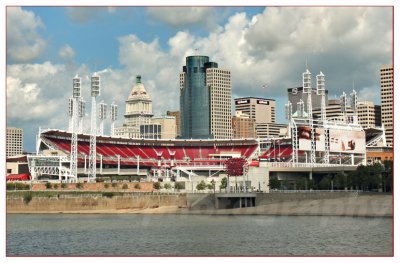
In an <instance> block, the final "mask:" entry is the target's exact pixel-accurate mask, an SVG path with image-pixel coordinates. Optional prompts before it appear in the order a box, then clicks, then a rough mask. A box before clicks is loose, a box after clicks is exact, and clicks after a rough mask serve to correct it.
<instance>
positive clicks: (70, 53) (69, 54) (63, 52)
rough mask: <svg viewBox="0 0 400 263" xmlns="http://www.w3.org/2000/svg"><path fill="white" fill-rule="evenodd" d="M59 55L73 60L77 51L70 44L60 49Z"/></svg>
mask: <svg viewBox="0 0 400 263" xmlns="http://www.w3.org/2000/svg"><path fill="white" fill-rule="evenodd" d="M58 55H59V56H60V57H61V58H62V59H65V60H71V59H73V58H74V57H75V51H74V50H73V48H72V47H71V46H70V45H65V46H63V47H62V48H60V50H59V51H58Z"/></svg>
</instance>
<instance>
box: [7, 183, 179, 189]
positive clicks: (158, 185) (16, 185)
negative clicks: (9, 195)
mask: <svg viewBox="0 0 400 263" xmlns="http://www.w3.org/2000/svg"><path fill="white" fill-rule="evenodd" d="M75 187H76V188H77V189H83V183H76V184H75ZM110 187H112V188H117V187H118V184H117V183H111V184H109V183H105V184H104V188H105V189H109V188H110ZM59 188H61V189H66V188H68V185H67V184H66V183H61V184H52V183H50V182H47V183H46V189H55V190H57V189H59ZM134 188H135V189H137V190H140V189H141V187H140V184H139V183H136V184H135V186H134ZM153 188H154V189H156V190H160V189H162V188H164V189H167V190H169V189H172V188H174V189H176V190H181V189H185V183H184V182H175V184H174V186H172V185H171V184H170V183H165V184H164V185H162V184H161V183H160V182H155V183H153ZM29 189H30V185H29V184H24V183H7V190H29ZM122 189H123V190H126V189H129V187H128V184H123V185H122Z"/></svg>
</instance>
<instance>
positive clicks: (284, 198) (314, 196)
mask: <svg viewBox="0 0 400 263" xmlns="http://www.w3.org/2000/svg"><path fill="white" fill-rule="evenodd" d="M358 195H359V193H358V192H330V191H326V192H319V191H318V192H316V191H315V192H307V193H305V192H302V193H282V192H277V193H274V192H270V193H258V194H257V197H256V206H259V205H268V204H273V203H279V202H290V201H302V200H322V199H334V198H342V197H357V196H358Z"/></svg>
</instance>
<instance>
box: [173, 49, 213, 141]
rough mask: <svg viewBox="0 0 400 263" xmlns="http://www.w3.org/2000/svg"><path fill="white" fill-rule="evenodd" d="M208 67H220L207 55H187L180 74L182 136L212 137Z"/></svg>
mask: <svg viewBox="0 0 400 263" xmlns="http://www.w3.org/2000/svg"><path fill="white" fill-rule="evenodd" d="M208 68H218V64H217V63H215V62H210V61H209V57H207V56H189V57H186V65H185V66H183V72H182V73H181V74H180V88H181V90H180V111H181V134H182V135H181V136H182V138H197V139H198V138H212V137H213V135H212V133H211V125H210V122H211V119H210V118H211V116H210V87H208V86H207V81H206V78H207V76H206V72H207V69H208Z"/></svg>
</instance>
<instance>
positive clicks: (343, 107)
mask: <svg viewBox="0 0 400 263" xmlns="http://www.w3.org/2000/svg"><path fill="white" fill-rule="evenodd" d="M346 107H347V95H346V93H345V92H344V91H343V94H342V95H340V110H341V112H342V114H343V119H344V121H345V122H347V116H346Z"/></svg>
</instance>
